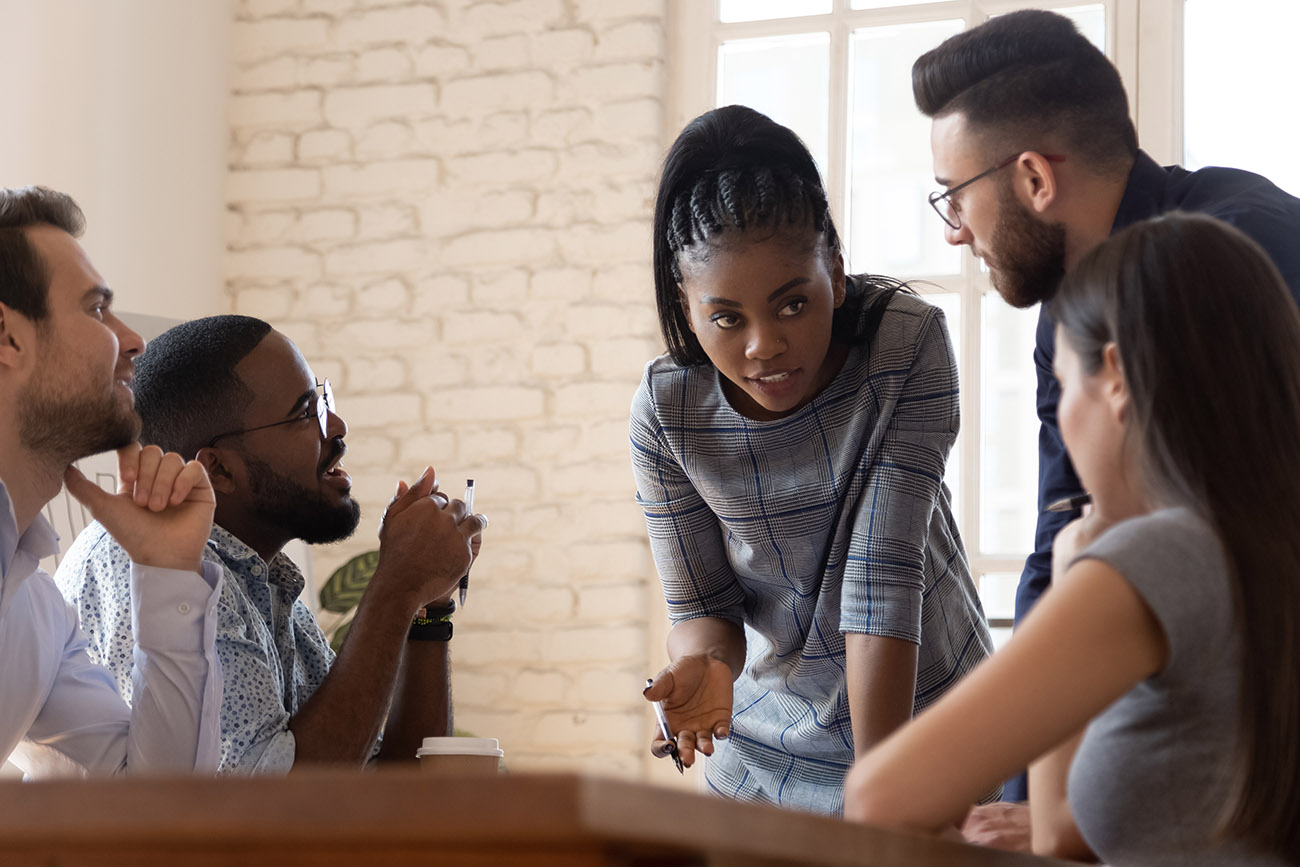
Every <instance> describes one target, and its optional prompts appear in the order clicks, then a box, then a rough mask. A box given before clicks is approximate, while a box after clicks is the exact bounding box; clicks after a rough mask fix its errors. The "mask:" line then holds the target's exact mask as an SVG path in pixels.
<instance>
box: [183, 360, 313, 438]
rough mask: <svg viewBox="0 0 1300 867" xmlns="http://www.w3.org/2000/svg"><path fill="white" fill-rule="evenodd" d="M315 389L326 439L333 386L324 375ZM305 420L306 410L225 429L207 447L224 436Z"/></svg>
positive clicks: (238, 434) (239, 434)
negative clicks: (318, 396)
mask: <svg viewBox="0 0 1300 867" xmlns="http://www.w3.org/2000/svg"><path fill="white" fill-rule="evenodd" d="M315 389H320V395H321V396H320V399H319V400H317V401H316V421H317V422H319V423H320V435H321V437H322V438H323V439H328V438H329V416H330V413H332V412H334V387H333V386H331V385H330V381H329V378H328V377H326V378H325V379H320V380H317V381H316V385H315V386H313V389H312V390H313V391H314V390H315ZM306 420H307V416H306V410H304V411H303V412H302V413H299V414H298V415H295V416H294V417H293V418H286V419H281V420H280V421H273V422H271V423H270V424H259V425H258V426H257V427H248V428H244V429H243V430H232V431H227V432H226V433H222V434H217V435H216V436H214V437H213V438H212V439H210V440H208V443H207V448H212V445H213V444H214V443H215V442H216V441H217V440H219V439H225V438H226V437H234V436H241V435H243V434H246V433H252V432H253V431H256V430H266V429H267V428H269V427H279V426H280V425H282V424H293V423H294V422H296V421H306Z"/></svg>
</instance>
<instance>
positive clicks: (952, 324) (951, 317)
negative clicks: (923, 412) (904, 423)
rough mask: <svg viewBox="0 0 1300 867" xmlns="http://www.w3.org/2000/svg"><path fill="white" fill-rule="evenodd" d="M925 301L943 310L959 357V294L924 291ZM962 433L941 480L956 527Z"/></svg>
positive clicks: (958, 518) (953, 448) (949, 333)
mask: <svg viewBox="0 0 1300 867" xmlns="http://www.w3.org/2000/svg"><path fill="white" fill-rule="evenodd" d="M921 297H922V298H924V299H925V300H926V301H927V302H929V303H930V304H933V305H934V306H935V307H938V308H939V309H940V310H942V311H943V315H944V318H945V319H947V320H948V336H949V338H951V339H952V348H953V354H954V356H955V357H957V358H961V295H959V294H958V293H956V292H925V293H923V294H922V295H921ZM963 436H964V434H961V433H958V434H957V442H955V443H954V444H953V447H952V451H951V452H949V453H948V466H947V467H946V468H945V470H944V474H943V480H944V481H945V482H947V483H948V490H949V491H950V492H951V493H952V513H953V515H955V516H956V518H957V528H958V529H959V530H960V529H962V527H961V496H962V490H961V443H962V437H963Z"/></svg>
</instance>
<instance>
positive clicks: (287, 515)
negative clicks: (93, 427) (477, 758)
mask: <svg viewBox="0 0 1300 867" xmlns="http://www.w3.org/2000/svg"><path fill="white" fill-rule="evenodd" d="M131 387H132V391H133V392H134V394H135V405H136V407H137V409H138V411H139V413H140V417H141V419H142V421H143V432H142V435H141V441H142V442H144V443H151V444H157V445H160V446H162V447H163V448H164V449H167V450H171V451H176V452H179V453H180V454H181V455H183V456H186V457H192V458H195V459H196V460H198V461H199V462H200V463H201V464H203V466H204V467H205V468H206V469H207V472H208V475H209V476H210V477H211V479H212V487H213V489H214V490H215V492H216V499H217V506H216V515H215V520H214V523H213V527H212V534H211V537H210V540H209V542H208V549H207V551H206V552H205V555H204V558H205V560H207V561H209V562H212V563H216V564H218V565H220V566H221V567H222V568H223V570H224V574H225V586H224V589H223V591H222V595H221V599H220V602H219V605H218V607H217V614H216V617H217V623H216V633H217V638H216V648H217V655H218V657H219V659H220V661H221V667H222V670H223V674H224V678H225V694H224V699H223V702H222V708H221V764H220V772H222V773H285V772H287V771H289V770H290V769H291V768H292V767H298V766H301V765H305V764H311V763H319V762H332V763H344V764H351V765H355V766H357V767H360V766H361V765H362V764H364V763H365V762H366V761H367V760H368V759H369V758H370V757H371V756H372V754H374V753H375V745H376V743H377V741H378V738H379V730H380V726H381V725H382V724H383V721H384V718H385V714H388V723H387V725H386V727H385V732H384V737H383V743H382V748H380V749H379V750H378V758H380V759H389V758H392V759H405V760H411V761H414V760H415V751H416V749H417V748H418V747H419V744H420V741H421V739H422V738H424V737H428V736H435V735H449V734H451V733H452V720H451V697H450V683H449V659H448V653H447V641H448V639H449V638H450V637H451V628H450V627H451V624H450V621H449V620H448V619H447V618H449V616H450V613H451V612H452V611H453V610H454V603H453V602H452V595H453V593H454V592H455V590H456V589H457V586H458V584H459V580H460V578H461V576H462V575H464V574H466V572H467V570H468V569H469V565H470V562H471V561H472V559H473V556H474V554H475V553H476V552H477V549H478V541H479V534H480V533H481V532H482V530H483V528H484V526H486V521H485V519H484V518H483V517H482V516H479V515H471V514H469V513H468V510H467V509H466V508H465V504H464V503H462V502H461V501H460V500H453V499H449V498H448V497H446V496H445V495H443V494H441V493H439V492H438V490H437V481H436V479H435V476H434V474H433V471H432V470H426V471H425V473H424V475H422V476H421V477H420V478H419V479H418V480H417V481H416V482H415V483H414V485H412V486H410V487H409V488H408V487H407V486H406V484H405V483H399V484H398V488H397V493H396V494H395V495H394V498H393V500H392V502H391V503H390V504H389V506H388V508H387V510H386V512H385V514H384V517H383V521H382V524H381V528H380V532H379V551H380V558H379V565H378V566H377V567H376V569H375V573H374V576H373V578H372V579H371V581H370V584H369V587H368V588H367V590H366V592H365V595H364V596H363V597H362V599H361V602H360V604H359V605H358V607H357V612H356V617H355V618H354V620H353V621H352V625H351V628H350V631H349V634H348V637H347V641H346V643H345V644H344V646H343V648H342V650H341V651H340V653H339V654H338V656H337V658H336V657H335V654H334V653H333V651H332V650H331V649H330V646H329V642H328V641H327V640H326V639H325V636H324V634H323V633H322V632H321V630H320V627H319V626H317V624H316V621H315V619H314V618H313V617H312V615H311V612H310V611H308V609H307V607H306V606H305V605H304V604H303V603H302V601H301V600H299V599H298V596H299V595H300V594H301V593H302V591H303V588H304V579H303V576H302V573H301V572H300V571H299V570H298V567H297V566H295V565H294V563H293V562H292V561H291V560H290V559H289V558H288V557H287V556H286V555H285V554H283V553H282V552H281V549H282V548H283V547H284V545H285V544H286V543H288V542H289V541H290V540H293V539H301V540H303V541H305V542H308V543H312V544H315V543H327V542H336V541H339V540H341V539H345V538H347V537H348V536H350V535H352V532H353V531H354V530H355V529H356V527H357V523H358V521H359V518H360V507H359V506H358V504H357V503H356V501H354V500H353V499H352V497H351V479H350V478H349V476H348V474H347V473H346V472H345V471H344V470H343V467H342V459H343V455H344V453H345V452H346V451H347V446H346V445H345V444H344V437H345V436H346V435H347V425H346V424H345V423H344V421H343V419H341V418H339V417H338V416H337V415H335V414H334V399H333V392H332V391H331V389H330V385H329V382H328V380H327V381H325V382H318V381H317V380H316V378H315V376H314V375H313V374H312V372H311V369H310V368H309V367H308V365H307V362H306V361H305V360H304V359H303V357H302V355H301V354H300V353H299V352H298V349H297V347H296V346H294V344H293V343H292V342H291V341H290V340H289V339H288V338H287V337H285V336H284V335H283V334H280V333H279V332H277V331H274V330H272V328H271V326H270V325H268V324H267V323H265V322H263V321H261V320H259V319H253V318H251V317H247V316H213V317H209V318H206V319H198V320H195V321H193V322H186V323H184V324H182V325H178V326H176V327H175V328H172V329H170V330H169V331H167V332H166V333H164V334H163V335H161V336H160V337H158V338H156V339H155V340H153V341H151V342H150V343H149V347H148V351H147V352H146V353H145V354H144V355H142V356H141V357H140V358H139V359H138V360H137V362H136V374H135V379H134V381H133V382H132V384H131ZM128 575H129V561H128V557H127V555H126V553H125V552H124V551H123V550H122V548H121V547H120V546H118V545H117V543H116V542H114V541H113V539H112V538H111V537H110V536H109V535H108V534H107V532H106V531H105V530H104V528H103V527H102V526H100V525H99V524H97V523H96V524H91V525H90V526H89V527H87V528H86V530H85V531H84V532H82V533H81V535H80V536H78V537H77V541H76V542H75V543H74V544H73V546H72V547H71V549H70V550H69V551H68V555H67V557H66V558H65V559H64V561H63V563H62V564H61V565H60V567H59V570H58V573H57V575H56V576H55V581H56V582H57V583H58V585H59V589H60V590H61V591H62V592H63V595H64V596H65V597H66V598H67V599H68V601H69V602H70V603H71V604H72V605H74V606H75V607H76V608H77V609H78V612H79V614H80V616H81V623H82V627H83V628H84V629H85V630H86V632H87V633H89V636H90V653H91V656H92V657H93V658H94V659H96V660H97V661H99V662H101V663H102V664H104V665H105V666H107V667H108V668H109V669H110V670H111V671H112V672H113V674H114V676H115V677H116V678H117V683H118V687H119V688H120V689H121V691H122V693H123V695H124V696H125V697H126V699H127V701H128V702H129V701H130V700H131V680H130V673H131V647H132V636H131V604H132V600H131V594H130V586H129V584H128ZM421 609H425V616H424V617H421V618H420V619H419V620H418V621H416V620H415V618H416V615H417V613H419V612H420V610H421ZM399 672H400V675H399ZM399 681H400V682H399ZM390 699H391V704H392V710H391V713H389V705H390Z"/></svg>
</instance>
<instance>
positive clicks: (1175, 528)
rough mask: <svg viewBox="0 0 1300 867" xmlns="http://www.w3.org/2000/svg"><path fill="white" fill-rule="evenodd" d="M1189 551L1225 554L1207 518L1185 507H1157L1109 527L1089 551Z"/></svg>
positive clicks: (1202, 553) (1198, 553) (1087, 550)
mask: <svg viewBox="0 0 1300 867" xmlns="http://www.w3.org/2000/svg"><path fill="white" fill-rule="evenodd" d="M1143 549H1145V550H1148V551H1153V552H1156V553H1164V552H1168V551H1181V552H1186V553H1187V554H1188V555H1196V556H1202V557H1209V556H1219V557H1221V556H1222V553H1223V549H1222V546H1221V545H1220V544H1219V538H1218V536H1217V535H1216V534H1215V532H1214V528H1213V527H1211V526H1210V524H1209V522H1208V521H1206V520H1205V518H1203V517H1201V516H1200V515H1198V514H1197V513H1196V512H1195V511H1193V510H1192V509H1189V508H1187V507H1185V506H1174V507H1170V508H1164V509H1157V510H1155V511H1153V512H1147V513H1145V514H1142V515H1137V516H1134V517H1132V518H1128V519H1127V520H1124V521H1120V522H1119V523H1117V524H1115V525H1113V526H1111V527H1108V528H1107V529H1106V530H1105V531H1104V532H1103V533H1102V534H1101V535H1100V536H1098V537H1097V538H1096V539H1095V540H1093V542H1092V544H1091V545H1089V546H1088V547H1087V549H1086V553H1097V552H1110V551H1115V552H1118V551H1129V550H1134V551H1141V550H1143Z"/></svg>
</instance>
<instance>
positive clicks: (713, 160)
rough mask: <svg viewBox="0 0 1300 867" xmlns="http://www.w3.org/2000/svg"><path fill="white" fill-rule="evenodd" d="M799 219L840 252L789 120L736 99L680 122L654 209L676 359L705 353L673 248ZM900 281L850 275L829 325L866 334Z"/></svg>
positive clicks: (694, 360)
mask: <svg viewBox="0 0 1300 867" xmlns="http://www.w3.org/2000/svg"><path fill="white" fill-rule="evenodd" d="M800 229H811V230H812V231H813V232H815V233H816V234H819V235H821V236H822V239H823V241H824V243H825V245H826V255H827V258H828V262H829V261H833V260H834V259H835V257H837V256H839V255H840V238H839V233H837V232H836V231H835V223H834V221H833V220H832V219H831V212H830V205H829V203H828V202H827V198H826V188H825V187H824V186H822V181H821V176H820V175H819V174H818V172H817V165H816V163H815V162H813V158H812V154H810V153H809V152H808V149H807V148H806V147H805V146H804V144H803V142H801V141H800V140H799V137H798V136H796V135H795V134H794V133H793V132H792V131H791V130H789V129H787V128H786V127H784V126H781V125H780V124H778V123H776V122H775V121H773V120H771V119H770V118H768V117H767V116H765V115H763V114H760V113H759V112H757V111H754V110H753V109H752V108H746V107H745V106H742V105H731V106H727V107H725V108H718V109H714V110H713V111H710V112H707V113H705V114H702V115H700V116H699V117H697V118H696V119H695V120H693V121H691V122H690V123H689V124H688V125H687V126H686V128H685V129H684V130H682V133H681V135H679V136H678V137H677V141H676V142H674V143H673V146H672V148H671V149H670V150H669V152H668V156H667V158H666V159H665V160H664V168H663V173H662V176H661V178H660V182H659V194H658V196H657V198H656V201H655V216H654V274H655V297H656V302H657V305H658V310H659V325H660V328H661V330H662V332H663V336H664V343H665V344H666V346H667V348H668V354H669V355H670V356H672V358H673V360H674V361H676V362H677V363H678V364H682V365H699V364H707V363H708V361H709V359H708V356H707V355H705V353H704V349H703V348H702V347H701V346H700V343H699V341H698V340H697V339H696V337H695V335H694V333H692V332H691V330H690V327H689V326H688V325H687V322H686V314H685V312H684V311H683V310H682V306H681V303H680V301H679V298H678V285H679V284H680V283H681V280H682V272H681V264H680V258H681V257H682V256H684V255H690V252H691V250H692V248H694V249H697V250H698V249H699V248H700V246H701V245H706V244H713V243H716V242H717V241H718V240H719V238H720V236H721V235H722V234H723V233H726V232H735V233H743V232H766V233H773V234H775V233H779V232H782V231H786V230H796V231H797V230H800ZM901 288H904V287H903V286H902V284H900V283H899V282H898V281H896V280H891V279H889V278H885V277H873V276H858V277H851V278H849V280H848V294H847V298H846V300H845V303H844V304H843V305H841V306H840V308H839V309H838V310H836V311H835V317H834V321H833V326H832V333H833V335H834V336H835V337H836V338H837V339H839V340H842V341H844V342H846V343H850V344H854V343H862V342H869V341H870V339H871V336H872V335H873V334H874V333H875V330H876V327H877V326H878V325H879V322H880V317H881V316H882V315H883V314H884V308H885V306H886V305H887V304H888V301H889V298H890V297H892V295H893V293H894V292H896V291H898V290H899V289H901ZM868 298H870V302H871V303H870V304H869V305H867V304H866V302H867V301H868ZM864 307H869V308H870V309H864Z"/></svg>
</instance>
